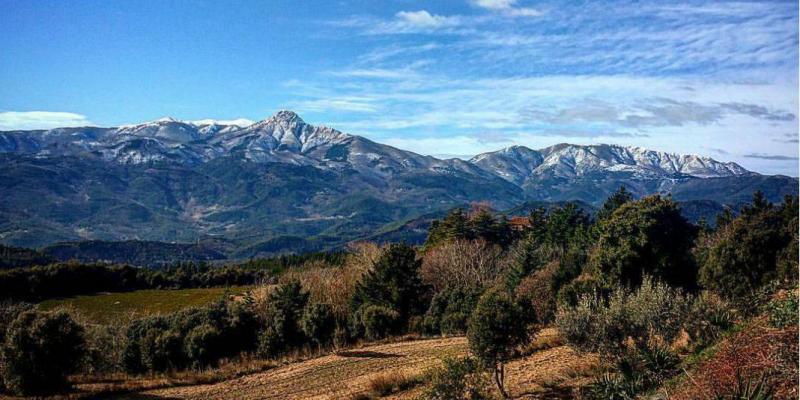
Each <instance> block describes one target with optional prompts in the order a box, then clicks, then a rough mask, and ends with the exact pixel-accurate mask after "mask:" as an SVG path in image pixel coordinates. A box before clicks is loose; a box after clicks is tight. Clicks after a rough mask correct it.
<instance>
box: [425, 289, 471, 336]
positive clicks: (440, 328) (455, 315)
mask: <svg viewBox="0 0 800 400" xmlns="http://www.w3.org/2000/svg"><path fill="white" fill-rule="evenodd" d="M481 292H482V290H481V289H480V288H467V287H460V286H458V287H456V286H453V287H448V288H446V289H445V290H443V291H441V292H439V293H436V295H434V296H433V299H432V300H431V305H430V307H428V311H427V312H426V313H425V317H424V320H423V325H424V327H425V331H426V332H427V333H444V334H459V333H464V332H465V331H466V330H467V322H468V321H469V316H470V314H472V311H473V310H474V309H475V305H476V304H477V303H478V298H480V295H481Z"/></svg>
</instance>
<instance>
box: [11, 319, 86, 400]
mask: <svg viewBox="0 0 800 400" xmlns="http://www.w3.org/2000/svg"><path fill="white" fill-rule="evenodd" d="M0 353H2V358H0V360H2V363H0V364H2V367H0V370H1V371H0V372H1V373H2V378H3V384H4V386H5V387H6V388H7V389H8V390H9V391H10V392H12V393H14V394H17V395H22V396H29V395H42V394H49V393H54V392H57V391H60V390H63V389H65V388H67V387H68V386H69V383H68V381H67V374H69V373H70V372H72V371H75V369H76V368H77V367H78V366H79V365H80V362H81V359H82V358H83V357H84V356H85V353H86V340H85V338H84V331H83V328H82V327H81V326H80V325H78V324H77V323H76V322H75V321H74V320H73V319H72V317H70V315H69V314H67V313H66V312H63V311H62V312H54V313H46V312H39V311H25V312H23V313H22V314H20V315H19V316H17V318H16V319H14V321H13V322H11V325H9V326H8V329H7V332H6V336H5V342H4V343H3V345H2V351H1V352H0Z"/></svg>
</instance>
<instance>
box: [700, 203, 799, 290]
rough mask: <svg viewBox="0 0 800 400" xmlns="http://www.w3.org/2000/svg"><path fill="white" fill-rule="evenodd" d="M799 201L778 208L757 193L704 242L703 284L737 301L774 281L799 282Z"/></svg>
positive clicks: (701, 264) (701, 252)
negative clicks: (750, 202) (737, 214)
mask: <svg viewBox="0 0 800 400" xmlns="http://www.w3.org/2000/svg"><path fill="white" fill-rule="evenodd" d="M797 212H798V211H797V200H796V198H792V197H788V198H787V199H786V201H785V202H784V204H782V205H781V206H780V207H774V206H772V205H771V204H770V203H768V202H766V201H765V200H764V199H763V197H762V196H759V195H758V194H756V196H754V199H753V203H752V204H751V205H749V206H747V207H745V208H744V209H743V211H742V214H741V215H740V216H739V217H737V218H736V219H734V220H733V221H731V222H729V223H728V224H727V225H725V226H722V227H720V228H718V229H717V231H716V232H714V233H713V234H711V235H710V236H709V237H707V238H704V240H701V243H700V245H699V246H698V249H697V251H696V254H697V258H698V262H699V263H700V283H701V284H703V286H705V287H707V288H710V289H713V290H715V291H717V292H718V293H720V294H721V295H723V296H725V297H727V298H730V299H737V298H743V297H746V296H751V295H753V294H754V293H755V292H756V291H757V289H758V288H760V287H762V286H764V285H765V284H766V283H768V282H771V281H773V280H775V279H778V280H781V281H783V282H787V283H792V282H797V275H796V274H797V221H798V219H797Z"/></svg>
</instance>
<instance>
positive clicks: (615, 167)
mask: <svg viewBox="0 0 800 400" xmlns="http://www.w3.org/2000/svg"><path fill="white" fill-rule="evenodd" d="M0 152H18V153H33V154H39V155H40V156H48V157H49V156H58V155H65V154H72V155H75V154H79V155H80V154H83V155H87V156H91V154H100V155H101V156H102V157H103V158H105V159H107V160H110V161H116V162H120V163H147V162H154V161H167V160H169V161H171V162H188V163H197V162H205V161H209V160H211V159H214V158H217V157H221V156H233V157H242V158H243V159H246V160H250V161H253V162H285V163H291V164H299V165H313V166H317V167H320V168H354V169H356V170H358V171H359V172H362V173H369V174H377V175H381V176H386V175H391V174H393V173H396V172H398V171H402V170H413V169H418V170H428V171H434V172H437V173H467V174H472V175H474V174H479V175H483V176H488V175H493V176H495V177H500V178H502V179H505V180H507V181H510V182H512V183H514V184H517V185H521V184H523V183H524V182H525V181H526V180H529V179H532V178H535V177H541V176H550V177H556V178H573V177H580V176H585V175H587V174H592V173H604V172H607V173H630V174H633V175H634V176H639V177H668V176H678V175H691V176H695V177H721V176H739V175H746V174H751V172H749V171H747V170H746V169H744V168H742V167H741V166H739V165H738V164H735V163H732V162H728V163H725V162H718V161H715V160H713V159H711V158H709V157H702V156H698V155H680V154H673V153H666V152H660V151H653V150H647V149H644V148H641V147H633V146H632V147H624V146H618V145H605V144H601V145H588V146H582V145H572V144H564V143H562V144H557V145H554V146H550V147H546V148H544V149H540V150H532V149H529V148H527V147H524V146H511V147H507V148H504V149H501V150H498V151H495V152H490V153H483V154H479V155H476V156H475V157H473V158H472V159H471V160H469V161H463V160H457V159H451V160H440V159H438V158H435V157H431V156H424V155H420V154H416V153H413V152H409V151H405V150H401V149H396V148H394V147H391V146H387V145H383V144H380V143H376V142H373V141H371V140H369V139H366V138H364V137H360V136H354V135H349V134H346V133H343V132H340V131H338V130H336V129H333V128H330V127H326V126H314V125H310V124H307V123H306V122H305V121H303V119H302V118H300V116H299V115H297V114H296V113H294V112H292V111H288V110H281V111H278V112H277V113H275V114H274V115H272V116H271V117H269V118H267V119H265V120H262V121H259V122H253V121H250V120H244V119H239V120H232V121H216V120H210V119H205V120H195V121H181V120H177V119H175V118H171V117H164V118H160V119H158V120H155V121H150V122H145V123H142V124H136V125H124V126H120V127H117V128H57V129H51V130H48V131H29V132H23V131H18V132H0Z"/></svg>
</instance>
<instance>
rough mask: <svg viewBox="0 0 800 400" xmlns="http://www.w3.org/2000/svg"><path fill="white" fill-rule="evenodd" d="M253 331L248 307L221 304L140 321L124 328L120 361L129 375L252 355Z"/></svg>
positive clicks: (254, 331) (253, 326) (252, 320)
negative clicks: (243, 353) (239, 355)
mask: <svg viewBox="0 0 800 400" xmlns="http://www.w3.org/2000/svg"><path fill="white" fill-rule="evenodd" d="M257 332H258V325H257V322H256V318H255V315H254V314H253V311H252V310H251V309H250V307H249V306H248V305H246V304H238V303H229V302H223V301H220V302H217V303H214V304H211V305H209V306H206V307H197V308H190V309H186V310H182V311H179V312H176V313H173V314H168V315H163V316H155V317H147V318H142V319H138V320H135V321H133V322H132V323H131V325H130V326H129V327H128V330H127V332H126V334H125V336H126V345H125V348H124V350H123V353H122V362H123V365H124V368H125V370H126V371H128V372H133V373H140V372H146V371H166V370H168V369H183V368H187V367H196V368H202V367H206V366H213V365H215V364H216V363H217V362H218V361H219V360H221V359H223V358H230V357H233V356H235V355H237V354H239V353H241V352H248V351H252V350H254V349H255V346H256V333H257Z"/></svg>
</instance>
